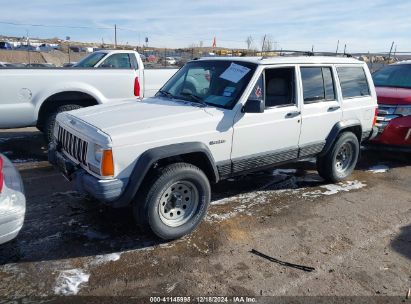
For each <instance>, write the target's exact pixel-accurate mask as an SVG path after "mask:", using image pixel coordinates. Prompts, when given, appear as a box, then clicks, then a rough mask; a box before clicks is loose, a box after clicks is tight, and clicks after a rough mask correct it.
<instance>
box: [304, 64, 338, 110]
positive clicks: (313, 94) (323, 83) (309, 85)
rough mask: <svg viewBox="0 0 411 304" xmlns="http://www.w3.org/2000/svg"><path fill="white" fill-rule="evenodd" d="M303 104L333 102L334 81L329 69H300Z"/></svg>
mask: <svg viewBox="0 0 411 304" xmlns="http://www.w3.org/2000/svg"><path fill="white" fill-rule="evenodd" d="M301 79H302V82H303V90H304V91H303V92H304V93H303V94H304V103H305V104H309V103H315V102H320V101H328V100H335V90H334V81H333V77H332V71H331V68H329V67H302V68H301Z"/></svg>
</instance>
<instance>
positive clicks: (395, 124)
mask: <svg viewBox="0 0 411 304" xmlns="http://www.w3.org/2000/svg"><path fill="white" fill-rule="evenodd" d="M373 80H374V84H375V87H376V91H377V98H378V115H377V123H376V126H377V127H378V135H377V136H376V137H375V138H374V139H373V140H372V141H371V142H370V143H371V144H372V145H378V146H381V147H383V148H387V149H394V150H399V151H406V152H411V61H405V62H403V63H396V64H392V65H389V66H386V67H385V68H382V69H381V70H379V71H377V72H375V73H374V74H373Z"/></svg>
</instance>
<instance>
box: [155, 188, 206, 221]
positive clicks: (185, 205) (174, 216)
mask: <svg viewBox="0 0 411 304" xmlns="http://www.w3.org/2000/svg"><path fill="white" fill-rule="evenodd" d="M198 201H199V194H198V190H197V187H196V186H195V185H194V184H193V183H191V182H189V181H178V182H176V183H174V184H172V185H171V186H169V187H168V188H167V189H166V190H165V191H164V192H163V193H162V195H161V198H160V200H159V202H158V210H159V215H160V220H161V221H162V222H163V223H164V224H165V225H167V226H170V227H179V226H181V225H184V224H185V223H187V222H188V221H189V220H190V219H191V218H192V217H193V215H194V214H195V212H196V210H197V207H198Z"/></svg>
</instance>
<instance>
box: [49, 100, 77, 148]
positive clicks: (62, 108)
mask: <svg viewBox="0 0 411 304" xmlns="http://www.w3.org/2000/svg"><path fill="white" fill-rule="evenodd" d="M80 108H82V107H81V106H80V105H77V104H66V105H62V106H59V107H57V108H56V109H55V110H53V111H52V112H50V113H48V115H47V117H46V118H45V120H44V125H43V127H42V129H43V133H44V137H45V139H46V141H47V143H49V142H51V141H52V140H53V131H54V125H55V123H56V116H57V114H59V113H62V112H66V111H71V110H76V109H80Z"/></svg>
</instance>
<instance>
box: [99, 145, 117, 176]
mask: <svg viewBox="0 0 411 304" xmlns="http://www.w3.org/2000/svg"><path fill="white" fill-rule="evenodd" d="M101 175H102V176H113V175H114V161H113V152H112V151H111V150H103V158H102V161H101Z"/></svg>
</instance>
